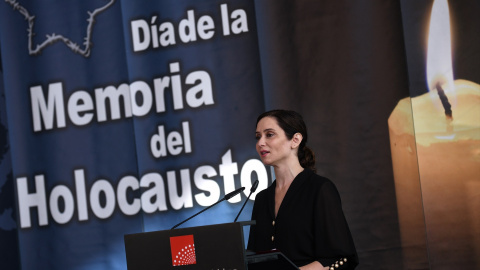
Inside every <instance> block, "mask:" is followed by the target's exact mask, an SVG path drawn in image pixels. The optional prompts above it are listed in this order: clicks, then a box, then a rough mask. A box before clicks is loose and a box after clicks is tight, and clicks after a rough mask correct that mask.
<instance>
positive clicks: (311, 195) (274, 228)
mask: <svg viewBox="0 0 480 270" xmlns="http://www.w3.org/2000/svg"><path fill="white" fill-rule="evenodd" d="M275 186H276V181H275V182H273V184H272V185H270V187H268V188H267V189H265V190H263V191H261V192H259V193H258V194H257V196H256V198H255V204H254V206H253V211H252V220H255V221H256V225H254V226H251V228H250V235H249V239H248V249H249V250H252V251H256V252H262V251H269V250H272V249H277V250H279V251H281V252H282V253H283V254H285V256H287V257H288V258H289V259H290V260H291V261H292V262H293V263H295V264H296V265H297V266H299V267H300V266H303V265H306V264H309V263H311V262H313V261H319V262H320V263H321V264H322V265H323V266H331V265H332V264H335V262H337V261H339V260H343V259H344V258H346V259H347V260H346V262H345V263H343V264H339V265H338V268H336V269H354V268H355V267H356V266H357V264H358V257H357V253H356V250H355V245H354V243H353V239H352V236H351V233H350V229H349V228H348V224H347V222H346V220H345V216H344V214H343V210H342V203H341V200H340V195H339V193H338V191H337V188H336V187H335V185H334V184H333V183H332V182H331V181H330V180H328V179H327V178H324V177H321V176H319V175H317V174H315V173H314V172H313V171H311V170H309V169H305V170H303V171H302V172H301V173H299V174H298V175H297V177H295V179H294V180H293V182H292V184H291V185H290V187H289V189H288V191H287V193H286V194H285V197H284V199H283V201H282V204H281V205H280V208H279V209H278V213H277V217H276V218H275Z"/></svg>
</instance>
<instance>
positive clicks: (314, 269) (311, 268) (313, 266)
mask: <svg viewBox="0 0 480 270" xmlns="http://www.w3.org/2000/svg"><path fill="white" fill-rule="evenodd" d="M320 269H321V270H328V269H329V268H328V267H326V266H323V265H322V264H321V263H320V262H318V261H314V262H312V263H309V264H307V265H304V266H302V267H300V270H320Z"/></svg>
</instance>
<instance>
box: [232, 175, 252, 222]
mask: <svg viewBox="0 0 480 270" xmlns="http://www.w3.org/2000/svg"><path fill="white" fill-rule="evenodd" d="M257 187H258V179H257V180H255V182H254V183H253V185H252V188H250V194H248V197H247V199H246V200H245V202H244V203H243V205H242V208H241V209H240V211H239V212H238V215H237V217H236V218H235V220H234V221H233V222H237V219H238V217H239V216H240V213H242V211H243V208H244V207H245V205H246V204H247V202H248V199H250V196H251V195H252V193H253V192H255V190H257Z"/></svg>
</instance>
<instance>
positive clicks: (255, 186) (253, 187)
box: [250, 179, 258, 193]
mask: <svg viewBox="0 0 480 270" xmlns="http://www.w3.org/2000/svg"><path fill="white" fill-rule="evenodd" d="M257 188H258V179H257V180H255V182H253V185H252V188H250V192H251V193H253V192H255V190H257Z"/></svg>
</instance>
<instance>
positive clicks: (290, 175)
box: [274, 163, 303, 188]
mask: <svg viewBox="0 0 480 270" xmlns="http://www.w3.org/2000/svg"><path fill="white" fill-rule="evenodd" d="M274 170H275V178H276V182H277V188H284V187H286V188H288V187H289V186H290V184H291V183H292V182H293V179H295V177H297V175H298V174H299V173H301V172H302V171H303V167H302V166H301V165H300V163H298V164H293V165H291V166H278V167H274Z"/></svg>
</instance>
